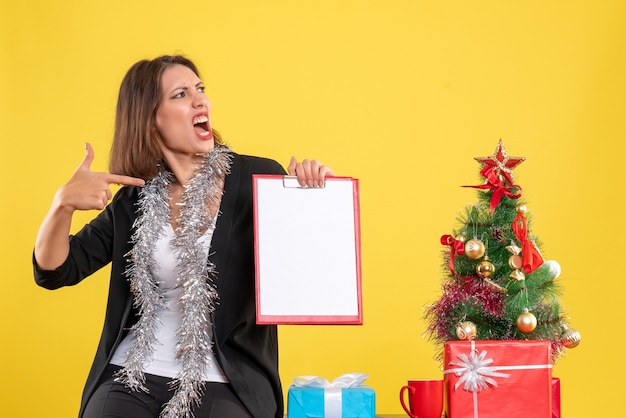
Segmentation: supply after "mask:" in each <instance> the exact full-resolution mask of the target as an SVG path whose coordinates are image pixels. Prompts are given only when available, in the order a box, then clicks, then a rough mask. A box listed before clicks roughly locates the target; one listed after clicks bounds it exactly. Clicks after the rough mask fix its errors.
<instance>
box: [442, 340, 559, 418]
mask: <svg viewBox="0 0 626 418" xmlns="http://www.w3.org/2000/svg"><path fill="white" fill-rule="evenodd" d="M551 359H552V356H551V348H550V342H549V341H452V342H448V343H446V345H445V353H444V362H445V363H444V391H445V402H444V403H445V412H446V416H447V417H449V418H502V417H507V418H528V417H532V418H552V361H551Z"/></svg>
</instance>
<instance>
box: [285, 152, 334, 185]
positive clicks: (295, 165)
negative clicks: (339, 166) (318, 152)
mask: <svg viewBox="0 0 626 418" xmlns="http://www.w3.org/2000/svg"><path fill="white" fill-rule="evenodd" d="M287 172H288V173H289V175H290V176H296V177H297V178H298V183H299V184H300V187H324V180H325V178H326V176H334V175H335V173H334V172H333V170H332V169H331V168H330V167H327V166H325V165H323V164H322V163H320V162H319V161H317V160H302V161H301V162H298V161H297V160H296V157H291V161H290V162H289V167H288V168H287Z"/></svg>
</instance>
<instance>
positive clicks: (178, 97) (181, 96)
mask: <svg viewBox="0 0 626 418" xmlns="http://www.w3.org/2000/svg"><path fill="white" fill-rule="evenodd" d="M183 97H185V92H184V91H181V92H180V93H178V94H176V95H174V97H173V99H180V98H183Z"/></svg>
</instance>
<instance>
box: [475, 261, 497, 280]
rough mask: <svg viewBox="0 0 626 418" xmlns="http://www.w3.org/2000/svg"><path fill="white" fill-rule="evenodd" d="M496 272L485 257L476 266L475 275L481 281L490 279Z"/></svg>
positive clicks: (494, 267)
mask: <svg viewBox="0 0 626 418" xmlns="http://www.w3.org/2000/svg"><path fill="white" fill-rule="evenodd" d="M495 271H496V266H494V265H493V263H492V262H491V261H489V258H487V257H485V259H484V260H482V261H481V262H480V263H478V264H477V265H476V274H478V277H480V278H481V279H490V278H491V277H493V274H494V273H495Z"/></svg>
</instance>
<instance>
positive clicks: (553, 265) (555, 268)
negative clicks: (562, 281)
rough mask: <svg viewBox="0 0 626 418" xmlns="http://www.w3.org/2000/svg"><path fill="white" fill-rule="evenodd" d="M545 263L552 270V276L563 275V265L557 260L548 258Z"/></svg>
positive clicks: (554, 277)
mask: <svg viewBox="0 0 626 418" xmlns="http://www.w3.org/2000/svg"><path fill="white" fill-rule="evenodd" d="M543 264H545V265H546V267H547V268H548V271H549V272H550V277H552V278H553V279H556V278H558V277H559V276H560V275H561V265H560V264H559V263H558V262H557V261H555V260H548V261H546V262H544V263H543Z"/></svg>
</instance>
